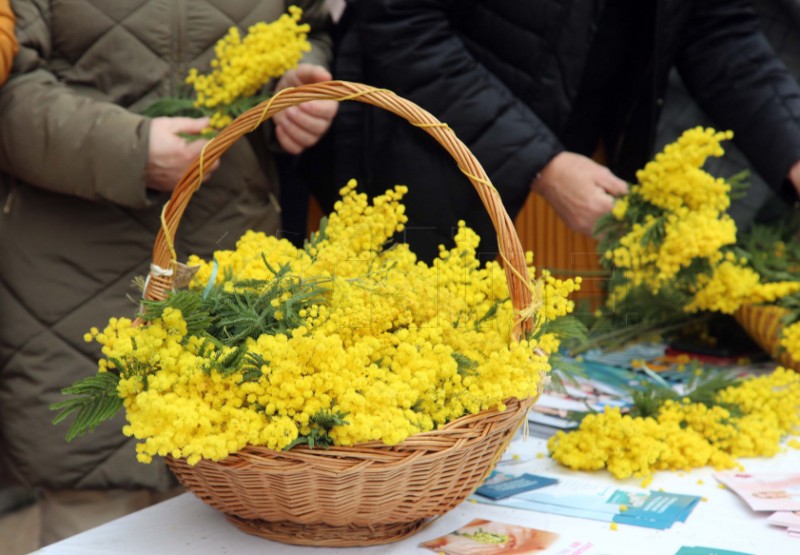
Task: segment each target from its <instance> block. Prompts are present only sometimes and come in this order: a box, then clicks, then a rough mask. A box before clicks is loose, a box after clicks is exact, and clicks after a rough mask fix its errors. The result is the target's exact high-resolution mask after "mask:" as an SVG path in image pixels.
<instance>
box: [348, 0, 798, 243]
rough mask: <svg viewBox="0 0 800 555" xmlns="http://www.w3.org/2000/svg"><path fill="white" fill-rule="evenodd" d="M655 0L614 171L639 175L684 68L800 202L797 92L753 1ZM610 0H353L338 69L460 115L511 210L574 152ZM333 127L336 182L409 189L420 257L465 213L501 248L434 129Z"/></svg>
mask: <svg viewBox="0 0 800 555" xmlns="http://www.w3.org/2000/svg"><path fill="white" fill-rule="evenodd" d="M615 1H617V2H618V3H619V0H615ZM651 1H652V2H653V4H654V9H653V16H652V19H650V20H648V22H647V25H650V26H652V31H650V30H648V31H647V37H649V40H648V41H647V42H648V44H645V45H641V46H642V49H641V50H642V51H646V52H647V53H648V56H649V59H647V60H644V61H643V63H642V64H641V71H638V72H637V73H636V76H635V84H634V86H631V87H629V88H625V89H624V90H620V91H619V94H618V98H617V99H618V102H617V104H618V106H614V107H613V109H614V110H615V111H617V110H618V111H619V117H617V118H615V122H616V128H614V129H607V130H606V135H607V136H606V137H605V138H606V142H605V144H606V146H607V151H608V159H609V163H610V165H611V167H612V169H613V170H614V171H615V172H616V173H617V174H618V175H620V176H621V177H623V178H626V179H632V178H633V177H634V172H635V170H636V169H638V168H640V167H642V165H643V164H644V163H645V162H646V161H647V159H648V158H649V157H650V156H651V153H652V148H653V144H654V140H655V123H656V122H657V120H658V117H659V112H660V110H661V106H662V104H663V101H662V98H663V93H664V89H665V86H666V82H667V75H668V73H669V70H670V69H671V68H672V67H677V68H678V70H679V71H680V73H681V76H682V78H683V79H684V81H685V82H686V83H687V86H688V87H689V89H690V90H691V92H692V94H693V95H694V97H695V98H696V99H697V100H698V102H699V103H700V105H701V106H702V107H703V109H704V110H705V111H706V112H707V113H708V114H709V115H710V116H711V117H712V118H713V119H714V121H715V122H716V124H717V125H718V126H719V127H720V128H721V129H732V130H733V131H734V134H735V139H734V140H735V142H736V143H737V145H738V146H739V147H740V148H741V149H742V151H743V152H744V153H745V154H746V155H747V156H748V158H749V159H750V161H751V162H752V163H753V164H754V166H755V168H756V169H757V170H758V171H759V173H760V174H761V175H763V176H764V178H765V180H766V181H767V182H768V183H769V185H770V186H771V187H773V188H774V189H775V190H776V191H778V192H780V193H789V194H791V195H794V191H793V189H792V188H791V186H790V185H788V183H787V182H786V181H785V179H784V177H785V176H786V175H787V173H788V170H789V167H790V166H791V163H792V162H794V161H795V160H797V159H800V90H799V89H798V86H797V83H796V82H795V80H794V79H793V77H792V76H791V75H790V74H789V73H788V72H787V71H786V69H785V68H784V67H783V66H782V64H781V62H780V61H779V60H778V59H777V58H776V57H775V55H774V53H773V52H772V49H771V47H770V46H769V44H768V43H767V41H766V40H765V38H764V36H763V35H762V34H761V33H760V31H759V27H758V20H757V17H756V15H755V12H754V11H753V9H752V7H751V6H750V5H749V2H748V1H747V0H696V1H693V0H651ZM635 2H636V0H631V2H630V3H631V5H633V4H634V3H635ZM611 3H612V0H557V1H554V0H549V1H545V0H541V1H534V0H349V1H348V8H347V11H346V12H345V25H344V28H345V31H344V33H343V38H342V40H341V44H340V46H339V50H338V55H337V60H336V68H335V71H334V75H335V77H337V78H341V79H348V80H355V81H362V82H365V83H369V84H371V85H375V86H378V87H385V88H388V89H391V90H393V91H394V92H396V93H397V94H399V95H400V96H403V97H405V98H408V99H410V100H413V101H414V102H416V103H417V104H419V105H420V106H422V107H423V108H425V109H427V110H429V111H430V112H432V113H433V114H434V115H435V116H437V117H438V118H439V119H440V120H442V121H444V122H446V123H448V124H449V125H450V126H451V127H452V128H453V130H454V131H455V133H456V134H457V135H458V136H459V138H461V139H462V140H463V141H464V142H465V143H466V144H467V146H469V147H470V149H471V150H472V152H473V154H475V156H476V157H477V159H478V160H479V161H480V162H481V164H482V165H483V166H484V168H485V169H486V171H487V173H488V174H489V176H490V178H491V179H492V182H493V183H494V185H495V186H496V187H497V188H498V190H499V192H500V194H501V195H502V197H503V200H504V203H505V205H506V207H507V209H508V211H509V213H510V214H511V215H512V216H513V215H514V214H516V212H517V211H518V210H519V209H520V208H521V206H522V204H523V202H524V200H525V198H526V197H527V195H528V192H529V190H530V185H531V182H532V181H533V179H534V177H535V176H536V174H537V172H538V171H540V170H541V168H542V167H544V166H545V165H546V164H547V163H548V162H549V161H550V160H551V159H552V158H553V157H554V156H555V155H556V154H558V153H559V152H561V151H563V150H564V149H565V147H564V146H563V144H562V136H563V132H564V129H565V126H566V124H567V123H568V121H569V118H570V116H571V114H572V113H573V108H574V107H575V100H576V97H577V96H578V92H579V90H580V87H581V79H582V77H583V75H584V74H585V71H586V69H587V61H588V60H590V59H591V57H590V54H591V52H592V48H591V45H592V38H593V36H594V33H595V32H596V31H597V28H598V21H599V16H600V14H601V13H602V10H603V7H604V6H605V5H606V4H611ZM631 48H633V47H631ZM645 49H646V50H645ZM631 57H632V55H631ZM336 125H337V128H336V133H335V140H336V144H335V148H336V151H337V156H336V172H337V174H340V175H337V182H341V181H342V180H343V179H346V178H350V177H357V178H359V181H360V183H361V184H362V185H363V186H365V188H366V189H368V190H369V191H370V192H371V193H377V192H380V191H382V190H384V189H385V188H387V187H388V186H391V185H393V184H394V183H404V184H406V185H408V186H409V194H408V197H407V208H408V210H407V213H408V217H409V222H408V226H407V232H406V233H407V239H408V240H409V242H410V243H411V244H412V247H413V248H414V250H415V251H416V252H417V253H418V254H420V255H422V256H423V257H424V258H431V257H433V256H435V255H436V253H437V245H438V244H439V243H445V244H450V243H451V241H450V237H451V235H452V230H453V229H454V227H455V225H456V223H457V222H458V220H460V219H464V220H466V221H467V223H468V224H469V225H471V226H472V227H473V229H475V230H476V231H477V232H478V233H479V234H480V235H481V237H482V238H483V241H482V248H484V249H485V250H486V251H488V252H490V253H491V252H492V251H495V250H496V246H495V241H494V240H493V237H494V231H493V229H492V227H491V223H490V222H489V219H488V217H486V215H485V210H484V208H483V206H482V205H481V203H480V200H479V199H478V196H477V195H476V194H475V192H474V191H473V190H472V187H471V185H470V184H469V182H468V181H467V180H466V178H464V176H463V175H461V173H460V172H459V170H458V168H457V167H456V166H455V164H454V163H453V161H452V160H451V159H450V158H449V156H448V155H447V154H446V153H444V152H443V151H442V149H441V148H440V147H439V146H438V145H436V144H435V143H434V141H433V140H432V139H430V137H428V136H427V135H426V134H425V133H423V132H421V131H420V130H419V129H415V128H412V127H411V126H409V125H407V124H406V123H405V122H403V121H401V120H400V119H399V118H396V117H394V116H392V115H390V114H385V113H381V112H379V111H376V110H373V109H372V108H365V107H362V106H361V105H356V103H349V104H343V105H342V107H341V109H340V111H339V115H338V117H337V124H336ZM795 196H796V195H795Z"/></svg>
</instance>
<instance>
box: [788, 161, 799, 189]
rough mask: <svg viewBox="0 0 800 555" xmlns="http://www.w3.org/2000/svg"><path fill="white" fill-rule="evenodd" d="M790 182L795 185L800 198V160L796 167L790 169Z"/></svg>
mask: <svg viewBox="0 0 800 555" xmlns="http://www.w3.org/2000/svg"><path fill="white" fill-rule="evenodd" d="M788 177H789V181H791V182H792V185H794V190H795V191H797V195H798V196H800V160H798V161H797V162H795V163H794V165H793V166H792V167H791V168H790V169H789V176H788Z"/></svg>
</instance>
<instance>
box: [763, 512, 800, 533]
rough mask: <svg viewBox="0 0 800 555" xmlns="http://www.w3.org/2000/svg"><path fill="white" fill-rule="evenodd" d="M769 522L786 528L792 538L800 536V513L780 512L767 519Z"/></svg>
mask: <svg viewBox="0 0 800 555" xmlns="http://www.w3.org/2000/svg"><path fill="white" fill-rule="evenodd" d="M767 522H769V523H770V524H773V525H775V526H782V527H784V528H786V532H787V533H788V534H790V535H792V536H800V511H780V512H777V513H772V514H771V515H769V517H767Z"/></svg>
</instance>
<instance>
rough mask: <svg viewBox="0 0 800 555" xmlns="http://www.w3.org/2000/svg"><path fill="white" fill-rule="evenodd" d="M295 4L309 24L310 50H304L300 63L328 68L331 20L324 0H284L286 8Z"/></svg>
mask: <svg viewBox="0 0 800 555" xmlns="http://www.w3.org/2000/svg"><path fill="white" fill-rule="evenodd" d="M289 6H297V7H299V8H301V9H302V10H303V22H304V23H308V24H309V25H310V26H311V32H310V33H309V34H308V42H310V43H311V51H310V52H306V54H305V55H304V56H303V59H302V61H301V63H309V64H315V65H318V66H323V67H325V68H329V67H330V65H331V58H332V53H331V37H330V30H331V26H332V23H333V22H332V21H331V18H330V12H329V10H328V7H327V4H326V2H325V0H286V8H287V9H288V7H289Z"/></svg>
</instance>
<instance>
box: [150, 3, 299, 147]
mask: <svg viewBox="0 0 800 555" xmlns="http://www.w3.org/2000/svg"><path fill="white" fill-rule="evenodd" d="M302 16H303V11H302V10H301V9H300V8H298V7H297V6H290V7H289V9H288V13H286V14H283V15H282V16H281V17H280V18H278V19H277V20H276V21H273V22H270V23H266V22H259V23H256V24H254V25H251V26H250V27H249V28H248V30H247V33H246V34H245V35H244V36H242V34H241V33H240V31H239V29H238V28H236V27H231V28H230V29H229V30H228V33H227V34H226V35H225V36H224V37H222V38H221V39H220V40H219V41H217V43H216V45H215V46H214V53H215V58H214V59H213V60H212V61H211V71H210V72H208V73H201V72H200V71H199V70H198V69H197V68H192V69H190V70H189V74H188V76H187V77H186V81H185V84H186V85H187V87H186V88H185V89H184V90H182V91H181V94H179V95H178V96H176V97H168V98H162V99H159V100H157V101H156V102H155V103H153V104H152V105H151V106H149V107H148V108H147V109H146V110H145V111H144V112H143V113H144V115H146V116H150V117H159V116H187V117H205V116H208V117H210V121H209V128H208V130H206V132H205V133H204V134H203V135H202V136H204V137H213V136H214V135H215V134H216V133H217V132H219V130H220V129H222V128H223V127H225V126H226V125H228V124H229V123H230V122H231V121H233V119H234V118H236V117H237V116H239V115H240V114H242V113H244V112H245V111H247V110H248V109H250V108H252V107H253V106H255V105H256V104H258V103H259V102H261V101H263V100H264V99H265V98H267V97H268V94H267V92H266V91H265V90H264V87H265V85H267V84H268V83H269V82H270V80H271V79H275V78H278V77H280V76H281V75H283V74H284V73H286V72H287V71H289V70H290V69H293V68H295V67H297V65H298V63H299V62H300V59H301V58H302V56H303V53H304V52H308V51H309V50H311V45H310V44H309V42H308V40H307V36H308V32H309V31H310V27H309V26H308V25H307V24H305V23H300V20H301V18H302ZM187 138H196V136H193V137H187Z"/></svg>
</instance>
